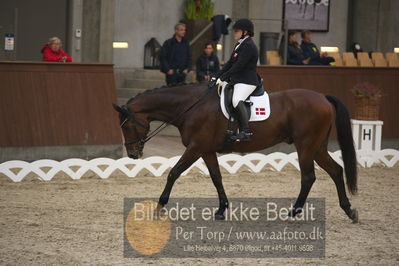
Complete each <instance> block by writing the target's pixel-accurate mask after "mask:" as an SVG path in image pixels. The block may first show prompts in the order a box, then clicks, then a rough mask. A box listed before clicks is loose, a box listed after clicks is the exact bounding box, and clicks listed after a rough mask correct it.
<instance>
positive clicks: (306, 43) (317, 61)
mask: <svg viewBox="0 0 399 266" xmlns="http://www.w3.org/2000/svg"><path fill="white" fill-rule="evenodd" d="M301 37H302V43H301V48H302V51H303V54H304V56H305V57H306V58H310V62H309V65H330V63H333V62H335V60H334V58H332V57H328V56H327V53H322V54H320V52H319V49H317V46H316V45H315V44H314V43H312V33H311V32H310V31H308V30H305V31H302V33H301Z"/></svg>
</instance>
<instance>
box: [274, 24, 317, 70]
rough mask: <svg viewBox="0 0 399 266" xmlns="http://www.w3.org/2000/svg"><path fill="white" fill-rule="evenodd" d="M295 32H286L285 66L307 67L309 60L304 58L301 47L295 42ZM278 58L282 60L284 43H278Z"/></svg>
mask: <svg viewBox="0 0 399 266" xmlns="http://www.w3.org/2000/svg"><path fill="white" fill-rule="evenodd" d="M296 34H297V32H296V31H293V30H290V31H288V46H287V52H288V53H287V54H288V56H287V65H308V64H309V62H310V58H307V57H305V55H304V54H303V52H302V49H301V47H300V46H299V44H298V42H297V36H296ZM279 53H280V56H281V57H283V58H284V54H285V53H284V41H283V40H282V41H281V43H280V51H279Z"/></svg>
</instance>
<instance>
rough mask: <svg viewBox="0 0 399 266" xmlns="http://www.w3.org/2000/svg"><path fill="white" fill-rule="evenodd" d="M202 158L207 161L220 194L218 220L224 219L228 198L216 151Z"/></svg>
mask: <svg viewBox="0 0 399 266" xmlns="http://www.w3.org/2000/svg"><path fill="white" fill-rule="evenodd" d="M202 158H203V159H204V161H205V164H206V166H207V167H208V170H209V174H210V176H211V178H212V182H213V184H214V185H215V187H216V190H217V192H218V195H219V209H218V211H217V212H216V213H215V219H216V220H224V218H225V217H224V212H225V210H226V208H228V205H229V203H228V200H227V196H226V193H225V192H224V188H223V183H222V175H221V174H220V168H219V163H218V159H217V157H216V153H214V152H211V153H207V154H204V155H203V156H202Z"/></svg>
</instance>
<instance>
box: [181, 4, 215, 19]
mask: <svg viewBox="0 0 399 266" xmlns="http://www.w3.org/2000/svg"><path fill="white" fill-rule="evenodd" d="M185 5H186V6H185V8H184V13H185V14H186V18H187V19H193V20H197V19H205V20H210V19H211V18H212V17H213V6H214V4H213V3H212V1H211V0H186V3H185Z"/></svg>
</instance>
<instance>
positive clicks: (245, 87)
mask: <svg viewBox="0 0 399 266" xmlns="http://www.w3.org/2000/svg"><path fill="white" fill-rule="evenodd" d="M255 89H256V86H254V85H249V84H244V83H237V84H236V85H234V92H233V107H234V108H236V107H237V105H238V103H239V102H240V101H245V100H246V99H247V98H248V96H249V95H251V93H252V92H253V91H254V90H255Z"/></svg>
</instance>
